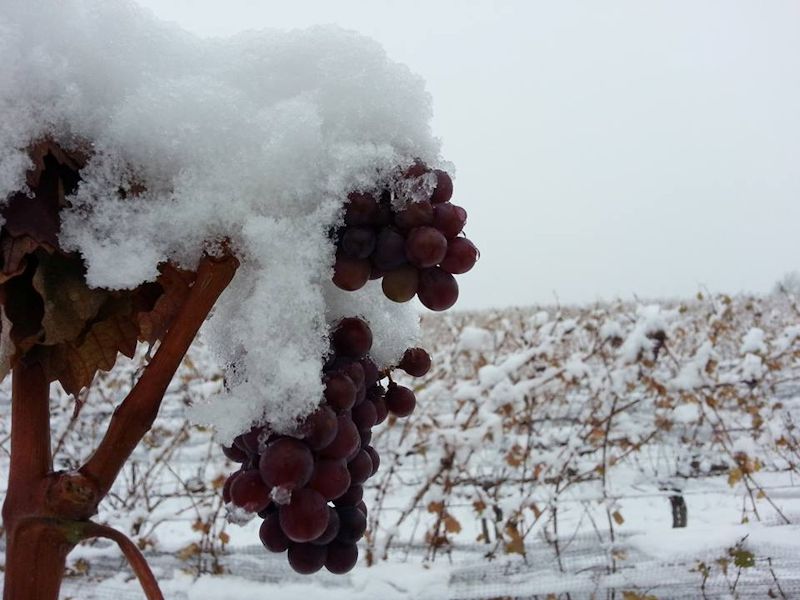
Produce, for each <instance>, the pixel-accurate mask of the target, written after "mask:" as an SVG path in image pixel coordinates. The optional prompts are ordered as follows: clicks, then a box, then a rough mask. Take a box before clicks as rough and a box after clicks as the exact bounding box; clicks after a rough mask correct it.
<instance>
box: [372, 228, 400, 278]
mask: <svg viewBox="0 0 800 600" xmlns="http://www.w3.org/2000/svg"><path fill="white" fill-rule="evenodd" d="M406 262H407V259H406V238H405V237H404V236H403V235H402V234H401V233H400V232H398V231H397V230H395V229H392V228H391V227H384V228H383V229H382V230H381V232H380V233H379V234H378V239H377V241H376V242H375V252H373V254H372V263H373V264H374V265H375V266H376V267H378V268H379V269H383V270H384V271H391V270H392V269H396V268H398V267H401V266H403V265H404V264H406Z"/></svg>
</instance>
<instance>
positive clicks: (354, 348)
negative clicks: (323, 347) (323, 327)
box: [331, 317, 372, 358]
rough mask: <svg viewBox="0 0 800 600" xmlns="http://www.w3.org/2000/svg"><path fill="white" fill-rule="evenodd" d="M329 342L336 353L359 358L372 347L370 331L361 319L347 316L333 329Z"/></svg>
mask: <svg viewBox="0 0 800 600" xmlns="http://www.w3.org/2000/svg"><path fill="white" fill-rule="evenodd" d="M331 343H332V344H333V347H334V349H335V350H336V352H337V353H339V354H343V355H345V356H351V357H353V358H360V357H362V356H366V354H367V352H369V350H370V348H372V331H370V329H369V325H367V324H366V323H365V322H364V321H363V320H361V319H358V318H356V317H348V318H346V319H342V320H341V321H339V324H338V325H337V326H336V329H334V330H333V333H332V334H331Z"/></svg>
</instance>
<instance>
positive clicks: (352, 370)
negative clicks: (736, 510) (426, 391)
mask: <svg viewBox="0 0 800 600" xmlns="http://www.w3.org/2000/svg"><path fill="white" fill-rule="evenodd" d="M371 347H372V332H371V331H370V328H369V326H368V325H367V323H365V322H364V321H363V320H361V319H358V318H346V319H343V320H342V321H340V322H339V323H338V325H337V326H336V327H335V328H334V330H333V332H332V334H331V350H332V352H331V355H330V356H329V358H328V360H327V362H326V364H325V367H324V369H323V381H324V384H325V391H324V398H323V400H322V402H321V403H320V406H319V408H318V409H317V410H316V411H315V412H314V413H312V414H311V415H310V416H308V417H307V418H306V419H305V420H304V421H303V422H302V423H301V424H300V425H299V427H298V428H297V430H296V432H295V435H291V436H289V435H278V434H275V433H273V432H271V431H270V429H269V427H268V426H265V427H257V428H254V429H252V430H250V431H249V432H247V433H245V434H242V435H239V436H237V437H236V438H235V439H234V441H233V445H232V446H230V447H225V446H223V452H224V453H225V455H226V456H227V457H228V458H229V459H231V460H233V461H235V462H239V463H241V465H242V466H241V468H240V470H238V471H236V472H235V473H233V474H232V475H231V476H230V477H228V479H227V481H226V482H225V485H224V487H223V490H222V493H223V497H224V500H225V502H226V503H230V505H232V510H233V511H236V510H239V511H246V512H248V513H258V515H259V516H260V517H261V518H263V519H264V521H263V523H262V524H261V529H260V537H261V542H262V543H263V544H264V546H265V547H266V548H267V549H268V550H270V551H271V552H284V551H287V550H288V560H289V564H290V565H291V567H292V568H293V569H294V570H295V571H297V572H298V573H303V574H309V573H314V572H316V571H318V570H319V569H321V568H322V567H323V566H324V567H325V568H326V569H328V571H330V572H331V573H346V572H347V571H349V570H350V569H352V568H353V566H354V565H355V564H356V561H357V559H358V548H357V546H356V542H358V540H359V539H361V537H362V536H363V535H364V532H365V530H366V528H367V507H366V504H365V503H364V501H363V500H362V497H363V494H364V490H363V487H362V486H363V484H364V482H365V481H366V480H367V479H368V478H370V477H372V476H373V475H374V474H375V473H376V471H377V470H378V466H379V465H380V457H379V456H378V453H377V452H376V451H375V449H374V448H373V447H372V446H370V445H369V443H370V440H371V438H372V431H371V429H372V427H374V426H375V425H377V424H379V423H382V422H383V421H384V420H385V419H386V418H387V416H388V414H389V413H392V414H394V415H395V416H397V417H405V416H408V415H410V414H411V413H412V411H413V410H414V406H415V405H416V398H415V397H414V392H412V391H411V390H410V389H409V388H407V387H404V386H401V385H397V384H396V383H394V382H393V381H392V380H391V377H390V376H389V374H388V373H382V372H379V370H378V367H377V366H376V365H375V363H374V362H373V361H372V360H371V359H370V358H369V351H370V348H371ZM399 367H400V368H401V369H403V370H404V371H406V372H407V373H408V374H410V375H412V376H415V377H420V376H422V375H424V374H425V373H427V372H428V370H429V369H430V357H429V356H428V354H427V352H425V351H424V350H422V349H421V348H410V349H408V350H407V351H406V352H405V354H404V356H403V358H402V360H401V362H400V364H399ZM384 378H388V385H387V386H384V385H383V384H382V383H381V381H382V380H383V379H384Z"/></svg>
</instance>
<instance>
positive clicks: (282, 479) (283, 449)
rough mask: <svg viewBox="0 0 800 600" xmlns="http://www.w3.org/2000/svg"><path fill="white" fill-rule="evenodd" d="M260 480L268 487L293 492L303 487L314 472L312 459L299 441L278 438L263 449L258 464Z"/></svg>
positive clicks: (305, 446) (308, 451) (305, 447)
mask: <svg viewBox="0 0 800 600" xmlns="http://www.w3.org/2000/svg"><path fill="white" fill-rule="evenodd" d="M258 468H259V471H260V472H261V478H262V479H263V480H264V483H266V484H267V485H268V486H269V487H280V488H283V489H285V490H293V489H296V488H299V487H302V486H304V485H305V484H306V483H308V480H309V479H311V474H312V473H313V472H314V457H313V456H312V454H311V450H309V448H308V446H307V445H306V444H304V443H303V442H301V441H300V440H295V439H292V438H279V439H277V440H275V441H273V442H270V444H269V445H268V446H267V447H266V448H264V452H263V454H262V455H261V459H260V461H259V463H258Z"/></svg>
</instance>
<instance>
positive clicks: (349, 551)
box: [325, 542, 358, 575]
mask: <svg viewBox="0 0 800 600" xmlns="http://www.w3.org/2000/svg"><path fill="white" fill-rule="evenodd" d="M357 562H358V546H356V545H355V544H345V543H342V542H331V543H330V544H329V545H328V554H327V557H326V558H325V568H326V569H327V570H328V571H330V572H331V573H333V574H334V575H344V574H345V573H347V572H348V571H350V570H352V568H353V567H355V566H356V563H357Z"/></svg>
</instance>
